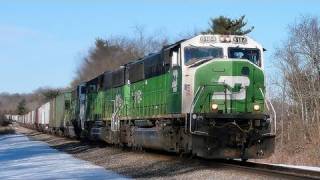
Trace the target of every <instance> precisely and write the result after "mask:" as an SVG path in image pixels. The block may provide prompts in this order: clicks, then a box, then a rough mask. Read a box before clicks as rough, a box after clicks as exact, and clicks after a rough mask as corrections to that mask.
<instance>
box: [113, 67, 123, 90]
mask: <svg viewBox="0 0 320 180" xmlns="http://www.w3.org/2000/svg"><path fill="white" fill-rule="evenodd" d="M124 84H125V68H121V69H118V70H115V71H113V72H112V87H119V86H122V85H124Z"/></svg>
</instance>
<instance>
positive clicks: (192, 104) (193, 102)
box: [186, 86, 204, 134]
mask: <svg viewBox="0 0 320 180" xmlns="http://www.w3.org/2000/svg"><path fill="white" fill-rule="evenodd" d="M203 89H204V86H199V87H198V89H197V91H196V94H195V96H194V98H193V100H192V103H191V107H190V112H189V116H190V117H189V131H190V133H191V134H195V132H193V131H192V127H191V124H192V114H193V111H194V106H195V104H196V102H197V101H198V100H199V93H200V92H202V91H203ZM186 126H187V122H186Z"/></svg>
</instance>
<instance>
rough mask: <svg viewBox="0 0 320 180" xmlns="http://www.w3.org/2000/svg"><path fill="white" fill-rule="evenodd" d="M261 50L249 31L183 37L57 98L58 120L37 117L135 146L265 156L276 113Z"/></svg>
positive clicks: (272, 137) (52, 125)
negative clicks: (269, 97)
mask: <svg viewBox="0 0 320 180" xmlns="http://www.w3.org/2000/svg"><path fill="white" fill-rule="evenodd" d="M263 52H264V49H263V47H262V46H261V45H260V44H258V43H257V42H255V41H254V40H253V39H251V38H249V37H247V36H236V35H199V36H195V37H193V38H191V39H186V40H181V41H179V42H176V43H174V44H172V45H169V46H165V47H163V49H162V50H161V51H160V52H158V53H155V54H150V55H148V56H146V57H144V58H141V59H138V60H136V61H132V62H131V63H128V64H124V65H123V66H121V67H119V68H118V69H115V70H114V71H108V72H105V73H103V74H101V75H99V76H98V77H96V78H94V79H92V80H90V81H87V82H84V83H82V84H80V85H79V86H77V87H76V88H75V89H74V90H73V91H72V92H71V93H70V94H69V95H68V98H67V100H66V99H63V100H61V102H60V103H59V104H56V105H55V108H56V109H57V108H58V107H59V108H60V106H61V108H62V109H63V110H61V109H60V110H59V112H57V113H58V114H60V115H59V118H58V119H59V120H58V121H57V120H54V118H52V117H51V119H52V121H55V122H51V123H50V122H49V123H46V122H47V121H43V120H42V119H43V117H42V116H43V115H42V114H41V113H40V114H41V117H40V116H39V115H38V118H39V124H42V126H43V125H44V126H46V128H49V129H50V128H54V129H57V128H58V129H59V130H60V131H62V132H63V134H65V135H68V136H77V137H79V138H88V139H91V140H101V141H106V142H108V143H110V144H119V145H123V146H128V147H133V148H151V149H159V150H164V151H169V152H175V153H189V154H194V155H196V156H200V157H204V158H211V159H213V158H241V159H243V160H246V159H249V158H265V157H268V156H270V155H271V154H272V153H273V152H274V147H275V117H273V118H271V117H270V114H271V115H274V116H275V113H274V111H271V110H272V104H271V103H268V102H267V99H266V96H265V82H264V70H263V62H264V59H263ZM63 96H64V97H65V95H63ZM58 98H59V97H57V98H56V99H55V100H54V101H58V100H57V99H58ZM66 102H67V103H66ZM49 104H50V103H49ZM50 107H51V108H52V107H53V106H52V105H51V106H50ZM269 107H271V109H269ZM37 111H38V112H39V111H42V110H41V109H40V108H39V109H38V110H37ZM57 111H58V110H57ZM270 111H271V113H269V112H270ZM62 114H63V115H62ZM55 116H57V115H55ZM62 117H64V118H62ZM44 119H45V118H44ZM49 119H50V117H49ZM62 119H63V123H62ZM40 122H41V123H40ZM47 126H48V127H47Z"/></svg>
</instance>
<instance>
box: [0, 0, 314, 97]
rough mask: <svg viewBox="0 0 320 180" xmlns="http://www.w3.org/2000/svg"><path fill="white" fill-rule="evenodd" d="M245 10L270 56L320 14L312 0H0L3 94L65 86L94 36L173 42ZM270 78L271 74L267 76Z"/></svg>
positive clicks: (269, 68)
mask: <svg viewBox="0 0 320 180" xmlns="http://www.w3.org/2000/svg"><path fill="white" fill-rule="evenodd" d="M220 15H224V16H229V17H231V18H237V17H240V16H241V15H246V20H247V21H248V27H250V26H254V27H255V29H254V30H253V32H252V33H250V36H251V37H252V38H254V39H255V40H256V41H258V42H259V43H261V44H262V45H263V46H264V47H265V48H266V49H267V50H268V51H267V52H266V54H265V58H266V71H268V72H272V71H273V68H274V67H273V66H274V65H273V62H274V58H273V53H274V51H275V48H276V47H278V46H280V45H281V41H283V40H285V39H286V37H287V28H288V25H289V24H292V23H294V22H295V21H296V20H297V18H299V17H300V16H302V15H313V16H319V17H320V1H316V0H308V1H306V0H304V1H303V0H291V1H290V0H282V1H279V0H269V1H266V0H260V1H257V0H247V1H246V0H243V1H236V0H223V1H221V0H220V1H215V0H184V1H183V0H176V1H174V0H152V1H151V0H136V1H133V0H127V1H126V0H109V1H107V0H105V1H102V0H101V1H98V0H87V1H85V0H67V1H66V0H65V1H62V0H46V1H43V0H28V1H27V0H20V1H19V0H2V1H0V93H1V92H9V93H30V92H32V91H33V90H35V89H37V88H39V87H54V88H58V87H66V86H68V85H69V84H70V82H71V81H72V79H73V78H74V77H75V71H76V69H77V67H78V65H79V63H80V62H81V59H82V58H83V57H84V56H85V55H86V54H87V52H88V50H89V48H90V47H92V45H93V43H94V40H95V39H96V38H97V37H101V38H109V37H112V36H128V37H132V36H134V27H135V26H137V25H138V26H141V27H144V29H146V32H147V33H150V34H155V35H156V33H154V32H160V31H161V32H162V33H163V34H165V35H166V36H168V37H169V38H170V39H171V40H172V41H173V40H178V39H177V38H179V37H181V34H185V33H190V32H193V31H194V30H195V29H196V30H202V29H206V28H207V27H208V21H209V19H210V18H211V17H213V18H214V17H217V16H220ZM271 75H274V74H272V73H271Z"/></svg>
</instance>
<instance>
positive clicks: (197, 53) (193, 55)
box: [184, 46, 223, 65]
mask: <svg viewBox="0 0 320 180" xmlns="http://www.w3.org/2000/svg"><path fill="white" fill-rule="evenodd" d="M222 57H223V51H222V48H218V47H194V46H190V47H185V48H184V63H185V64H186V65H190V64H193V63H195V62H197V61H201V60H210V59H214V58H222Z"/></svg>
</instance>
